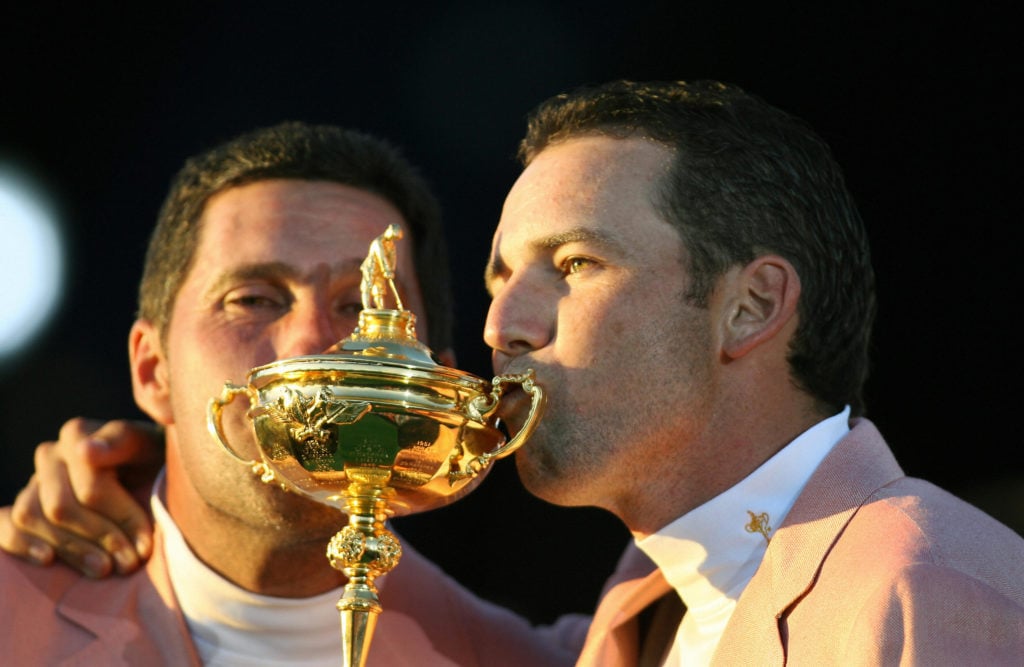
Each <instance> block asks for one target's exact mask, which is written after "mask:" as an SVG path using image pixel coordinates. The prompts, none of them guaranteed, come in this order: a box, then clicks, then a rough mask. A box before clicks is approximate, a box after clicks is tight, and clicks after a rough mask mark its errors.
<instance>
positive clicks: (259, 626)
mask: <svg viewBox="0 0 1024 667" xmlns="http://www.w3.org/2000/svg"><path fill="white" fill-rule="evenodd" d="M163 487H164V484H163V474H162V473H161V475H160V478H159V479H158V480H157V483H156V485H155V486H154V490H153V496H152V500H151V504H152V507H153V517H154V519H155V520H156V523H158V524H159V525H160V529H161V530H162V531H163V533H164V536H165V540H164V550H165V554H166V561H167V571H168V573H169V575H170V580H171V586H172V587H173V588H174V594H175V595H176V596H177V598H178V604H179V605H180V606H181V611H182V613H183V614H184V616H185V621H186V622H187V624H188V629H189V632H190V633H191V635H192V640H193V642H195V645H196V649H197V650H198V651H199V657H200V658H201V659H202V661H203V664H204V665H210V666H216V667H228V666H231V667H235V666H238V667H241V666H242V665H245V666H247V667H270V666H283V665H299V666H303V667H313V666H316V667H320V666H323V667H338V665H339V664H341V629H340V621H339V615H338V610H337V607H336V606H335V605H336V604H337V602H338V599H339V598H340V597H341V593H342V589H341V588H337V589H335V590H332V591H328V592H327V593H322V594H320V595H316V596H313V597H309V598H279V597H271V596H268V595H257V594H255V593H250V592H249V591H247V590H245V589H242V588H239V587H238V586H236V585H235V584H233V583H231V582H230V581H228V580H227V579H224V578H223V577H221V576H220V575H219V574H217V573H216V572H214V571H213V570H211V569H210V568H209V567H207V566H206V565H205V564H204V563H203V562H202V561H200V560H199V559H198V558H197V557H196V555H195V554H194V553H192V550H191V549H190V548H189V546H188V544H187V543H186V542H185V538H184V537H183V536H182V534H181V531H180V530H178V526H177V525H175V523H174V520H173V519H172V518H171V515H170V513H168V511H167V508H166V507H164V503H163V501H162V499H161V497H160V496H161V495H162V494H163ZM324 548H325V551H326V545H325V546H324ZM324 559H325V560H326V556H325V557H324Z"/></svg>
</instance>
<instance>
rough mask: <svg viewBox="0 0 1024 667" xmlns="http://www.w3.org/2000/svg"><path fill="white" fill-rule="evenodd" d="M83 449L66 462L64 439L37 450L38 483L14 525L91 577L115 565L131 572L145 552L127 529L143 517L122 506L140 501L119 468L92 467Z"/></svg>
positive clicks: (24, 497)
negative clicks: (123, 485) (123, 483)
mask: <svg viewBox="0 0 1024 667" xmlns="http://www.w3.org/2000/svg"><path fill="white" fill-rule="evenodd" d="M80 449H81V447H75V448H74V449H73V450H72V451H71V454H69V456H70V458H69V459H67V460H66V459H65V458H62V455H63V453H64V452H65V451H67V450H66V449H65V448H62V447H61V445H60V443H52V442H50V443H43V444H41V445H39V446H38V447H37V448H36V460H35V462H36V475H35V478H34V480H33V481H34V483H30V484H29V486H27V487H26V488H25V489H24V490H23V491H22V492H21V494H19V496H18V499H17V500H15V503H14V507H13V511H14V522H15V525H17V526H19V527H22V528H24V529H25V530H26V531H28V532H29V533H31V534H33V535H35V536H37V537H40V538H42V539H44V540H46V541H47V542H49V543H50V544H51V545H52V546H53V548H54V550H55V551H56V553H57V556H59V557H60V559H61V560H64V561H66V562H67V563H68V564H70V565H72V566H73V567H76V568H77V569H79V570H81V571H83V572H85V573H86V574H88V575H90V576H94V577H101V576H105V575H107V574H109V573H110V572H111V570H112V569H116V571H117V572H119V573H121V574H125V573H128V572H132V571H134V570H135V569H136V568H138V566H139V564H140V554H138V553H137V552H136V549H135V546H134V541H135V540H134V537H133V535H132V534H131V533H130V532H128V530H131V529H133V528H135V526H136V525H137V523H138V519H137V518H133V517H132V516H131V515H130V511H131V510H124V509H123V507H122V506H125V505H127V506H128V507H130V508H131V507H137V503H136V502H135V500H134V499H133V498H132V497H131V496H130V495H129V494H128V493H127V492H126V491H124V489H122V488H121V487H120V485H119V484H118V482H117V473H116V470H114V469H92V468H87V466H85V465H84V464H82V462H81V458H82V455H81V453H80V452H78V450H80ZM75 467H77V468H80V470H79V471H78V475H77V477H78V481H77V482H75V481H73V480H72V478H71V474H70V471H71V469H72V468H75ZM139 511H141V510H139ZM126 512H127V513H128V514H126ZM126 516H127V517H128V520H126V518H125V517H126ZM122 524H124V526H123V525H122Z"/></svg>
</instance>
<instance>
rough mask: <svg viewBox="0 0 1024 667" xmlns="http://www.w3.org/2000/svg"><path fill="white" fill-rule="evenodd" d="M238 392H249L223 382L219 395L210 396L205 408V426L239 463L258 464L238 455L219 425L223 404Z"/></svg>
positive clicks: (233, 398)
mask: <svg viewBox="0 0 1024 667" xmlns="http://www.w3.org/2000/svg"><path fill="white" fill-rule="evenodd" d="M239 394H246V395H248V394H249V388H248V387H240V386H239V385H237V384H231V383H230V382H225V383H224V389H222V390H221V392H220V396H218V397H217V398H211V399H210V403H209V405H208V406H207V409H206V427H207V428H208V429H209V430H210V434H211V435H212V436H213V437H214V439H215V440H216V441H217V442H219V443H220V446H221V447H223V448H224V451H226V452H227V453H228V454H230V455H231V457H232V458H234V459H235V460H236V461H238V462H239V463H244V464H245V465H248V466H257V465H259V464H258V463H257V462H256V461H254V460H252V459H246V458H243V457H241V456H239V455H238V453H237V452H236V451H235V450H234V449H233V448H232V447H231V445H229V444H228V440H227V438H226V437H225V436H224V428H223V427H222V426H221V423H220V422H221V413H222V411H223V410H224V406H225V405H227V404H228V403H230V402H231V401H233V400H235V396H238V395H239Z"/></svg>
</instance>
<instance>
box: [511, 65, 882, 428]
mask: <svg viewBox="0 0 1024 667" xmlns="http://www.w3.org/2000/svg"><path fill="white" fill-rule="evenodd" d="M593 134H598V135H606V136H611V137H616V138H626V137H639V138H643V139H647V140H650V141H654V142H658V143H660V144H663V145H666V146H668V147H669V148H671V149H672V150H673V151H674V153H675V155H674V159H673V162H672V165H671V166H670V167H669V169H668V170H667V172H666V174H665V176H664V177H663V179H662V181H661V183H660V185H659V188H658V190H657V192H656V193H655V201H654V205H655V206H656V208H657V209H658V210H659V211H660V212H661V214H662V215H663V217H664V218H665V219H666V220H667V221H668V222H669V223H670V224H672V225H673V226H674V227H676V229H678V231H679V234H680V236H681V238H682V240H683V242H684V244H685V245H686V248H687V250H688V252H689V258H690V266H689V267H688V268H689V270H690V272H691V274H692V277H693V280H694V286H693V288H692V289H691V291H690V292H689V294H688V297H689V298H691V299H692V300H693V301H694V302H695V303H697V304H701V305H706V303H707V298H708V296H709V294H710V292H711V289H712V288H713V286H714V284H715V281H716V280H717V278H718V277H719V276H721V274H722V273H723V272H725V271H726V270H727V269H728V268H730V267H732V266H735V265H743V264H746V263H748V262H750V261H751V260H753V259H754V258H755V257H757V256H760V255H764V254H768V253H774V254H778V255H781V256H782V257H785V258H786V259H787V260H788V261H790V262H791V263H792V264H793V266H794V267H795V268H796V270H797V272H798V274H799V275H800V282H801V285H802V293H801V297H800V302H799V306H798V309H799V310H798V312H799V318H800V319H799V326H798V329H797V331H796V333H795V335H794V337H793V340H792V342H791V344H790V350H789V364H790V369H791V374H792V377H793V380H794V382H795V383H796V384H797V385H798V386H800V387H801V388H802V389H803V390H804V391H806V392H808V393H809V394H810V395H811V396H813V397H815V398H816V399H817V400H818V401H819V402H822V403H823V404H824V405H827V406H828V407H829V408H831V409H833V410H837V409H839V408H841V407H842V406H843V405H845V404H850V405H851V406H852V411H853V413H854V414H862V413H863V410H864V403H863V396H862V391H863V385H864V382H865V380H866V379H867V376H868V370H869V360H868V347H869V341H870V337H871V327H872V324H873V321H874V315H875V307H876V306H875V282H874V272H873V270H872V268H871V255H870V251H869V248H868V240H867V233H866V231H865V229H864V225H863V222H862V221H861V218H860V215H859V213H858V212H857V209H856V206H855V205H854V202H853V200H852V198H851V196H850V194H849V192H848V191H847V189H846V185H845V183H844V179H843V175H842V172H841V170H840V169H839V166H838V165H837V164H836V162H835V160H834V159H833V157H832V154H831V151H830V150H829V148H828V146H827V145H826V144H825V143H824V141H822V140H821V139H820V138H819V137H818V136H817V135H816V134H815V133H814V132H813V131H812V130H811V129H810V128H809V127H808V126H807V125H806V124H805V123H804V122H803V121H801V120H799V119H797V118H795V117H793V116H791V115H789V114H787V113H785V112H783V111H781V110H779V109H777V108H775V107H773V106H771V105H769V104H767V103H765V102H764V101H763V100H761V99H760V98H758V97H756V96H754V95H751V94H749V93H746V92H744V91H743V90H741V89H739V88H737V87H735V86H731V85H728V84H724V83H721V82H717V81H696V82H692V83H687V82H682V81H679V82H650V83H637V82H632V81H615V82H611V83H608V84H604V85H601V86H592V87H584V88H581V89H579V90H576V91H574V92H571V93H567V94H562V95H558V96H556V97H554V98H551V99H550V100H548V101H546V102H544V103H542V104H541V105H540V106H539V107H538V108H537V109H535V110H534V112H533V113H532V114H531V116H530V119H529V126H528V129H527V134H526V137H525V138H524V139H523V141H522V143H521V144H520V147H519V156H520V159H521V161H522V162H523V164H524V165H525V164H529V162H530V161H531V160H532V159H533V158H534V157H535V156H536V155H537V154H538V153H540V152H541V151H542V150H543V149H544V148H545V147H546V146H548V145H551V144H555V143H558V142H561V141H564V140H566V139H568V138H572V137H576V136H581V135H593Z"/></svg>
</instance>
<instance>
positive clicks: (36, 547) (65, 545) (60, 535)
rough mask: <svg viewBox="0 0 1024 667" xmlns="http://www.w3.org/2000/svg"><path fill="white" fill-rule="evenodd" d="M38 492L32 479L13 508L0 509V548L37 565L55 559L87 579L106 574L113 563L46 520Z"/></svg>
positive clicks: (100, 550)
mask: <svg viewBox="0 0 1024 667" xmlns="http://www.w3.org/2000/svg"><path fill="white" fill-rule="evenodd" d="M38 490H39V487H38V483H37V482H36V480H35V478H33V479H32V480H31V481H30V482H29V485H28V486H26V487H25V488H24V489H22V491H21V493H19V494H18V497H17V498H16V499H15V501H14V505H12V506H11V507H5V508H3V509H2V510H0V547H2V548H3V549H4V550H5V551H8V552H9V553H11V554H13V555H15V556H18V557H19V558H24V559H25V560H28V561H30V562H33V563H36V564H38V565H49V564H50V563H52V562H53V560H54V557H55V556H58V557H60V558H61V559H62V560H63V561H65V562H66V563H68V564H69V565H71V566H72V567H74V568H76V569H78V570H79V571H81V572H83V573H85V574H86V575H88V576H91V577H97V578H98V577H103V576H106V575H107V574H109V573H110V572H111V570H112V562H111V559H110V557H109V556H108V555H107V554H106V553H104V552H103V550H102V549H101V548H99V547H98V546H96V545H95V544H92V543H90V542H89V541H88V540H85V539H82V538H81V537H79V536H77V535H75V534H73V533H70V532H68V531H66V530H64V529H62V528H59V527H57V526H55V525H54V524H52V523H51V522H50V521H48V520H47V519H46V517H45V516H44V514H43V511H42V507H41V506H40V504H39V502H38V498H39V495H38Z"/></svg>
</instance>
